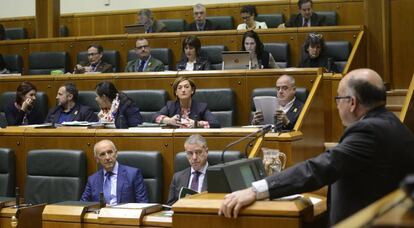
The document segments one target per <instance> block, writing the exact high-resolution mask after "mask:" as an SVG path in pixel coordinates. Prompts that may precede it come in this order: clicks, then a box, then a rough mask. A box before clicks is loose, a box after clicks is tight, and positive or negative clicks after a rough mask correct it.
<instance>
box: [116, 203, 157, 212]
mask: <svg viewBox="0 0 414 228" xmlns="http://www.w3.org/2000/svg"><path fill="white" fill-rule="evenodd" d="M112 208H119V209H141V210H145V214H149V213H153V212H157V211H160V210H161V208H162V206H161V204H156V203H125V204H118V205H115V206H112Z"/></svg>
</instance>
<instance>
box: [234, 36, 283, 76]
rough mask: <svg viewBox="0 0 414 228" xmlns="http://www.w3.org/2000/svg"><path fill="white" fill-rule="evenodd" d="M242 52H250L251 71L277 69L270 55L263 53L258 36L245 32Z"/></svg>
mask: <svg viewBox="0 0 414 228" xmlns="http://www.w3.org/2000/svg"><path fill="white" fill-rule="evenodd" d="M242 44H243V46H242V51H248V52H250V61H251V69H266V68H279V66H278V65H277V63H276V61H275V59H274V58H273V56H272V54H271V53H269V52H267V51H265V50H264V48H263V43H262V41H260V38H259V35H257V33H255V32H254V31H247V32H245V33H244V35H243V40H242Z"/></svg>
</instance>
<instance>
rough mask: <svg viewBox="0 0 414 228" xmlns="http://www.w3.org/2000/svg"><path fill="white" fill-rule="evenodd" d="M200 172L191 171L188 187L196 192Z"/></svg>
mask: <svg viewBox="0 0 414 228" xmlns="http://www.w3.org/2000/svg"><path fill="white" fill-rule="evenodd" d="M200 174H201V172H199V171H194V172H193V179H192V180H191V185H190V188H191V189H193V190H194V191H197V192H198V178H199V177H200Z"/></svg>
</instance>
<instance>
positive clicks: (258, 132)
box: [220, 124, 272, 163]
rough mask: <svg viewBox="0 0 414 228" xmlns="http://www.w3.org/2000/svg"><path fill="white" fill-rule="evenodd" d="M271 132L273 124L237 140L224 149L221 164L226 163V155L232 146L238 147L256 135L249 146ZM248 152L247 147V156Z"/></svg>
mask: <svg viewBox="0 0 414 228" xmlns="http://www.w3.org/2000/svg"><path fill="white" fill-rule="evenodd" d="M270 130H272V125H271V124H267V125H265V126H263V127H262V128H260V129H259V130H257V131H255V132H252V133H250V134H248V135H246V136H244V137H241V138H240V139H238V140H236V141H234V142H231V143H230V144H228V145H227V146H226V147H224V149H223V152H221V159H220V161H221V163H224V153H225V152H226V151H227V150H228V149H230V147H232V146H234V145H236V144H238V143H240V142H242V141H244V140H245V139H247V138H249V137H251V136H253V135H256V136H255V137H254V138H253V139H252V140H250V141H249V143H248V144H247V145H249V144H250V143H251V142H253V141H255V140H256V139H258V138H259V137H260V136H262V135H264V134H266V133H267V132H269V131H270ZM246 152H247V146H246V150H245V154H246ZM246 157H247V156H246Z"/></svg>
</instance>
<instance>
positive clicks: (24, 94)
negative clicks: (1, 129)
mask: <svg viewBox="0 0 414 228" xmlns="http://www.w3.org/2000/svg"><path fill="white" fill-rule="evenodd" d="M36 92H37V89H36V87H35V86H34V85H33V84H32V83H30V82H27V81H24V82H22V83H20V85H19V86H18V87H17V89H16V99H15V101H14V102H12V103H10V104H9V105H8V106H7V107H6V110H5V114H6V119H7V125H8V126H19V125H28V124H40V123H43V121H44V117H43V116H42V113H41V112H40V111H39V110H37V109H35V108H34V106H35V103H36Z"/></svg>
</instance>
